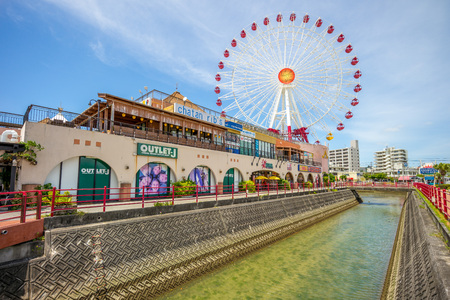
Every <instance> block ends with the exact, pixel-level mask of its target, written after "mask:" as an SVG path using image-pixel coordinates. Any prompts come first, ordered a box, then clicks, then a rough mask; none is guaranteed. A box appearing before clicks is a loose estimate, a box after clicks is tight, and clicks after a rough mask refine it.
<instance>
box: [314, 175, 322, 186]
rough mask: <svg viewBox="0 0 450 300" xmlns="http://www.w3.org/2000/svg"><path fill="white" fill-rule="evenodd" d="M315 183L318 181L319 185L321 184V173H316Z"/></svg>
mask: <svg viewBox="0 0 450 300" xmlns="http://www.w3.org/2000/svg"><path fill="white" fill-rule="evenodd" d="M315 183H316V184H317V185H320V184H321V179H320V174H317V175H316V181H315Z"/></svg>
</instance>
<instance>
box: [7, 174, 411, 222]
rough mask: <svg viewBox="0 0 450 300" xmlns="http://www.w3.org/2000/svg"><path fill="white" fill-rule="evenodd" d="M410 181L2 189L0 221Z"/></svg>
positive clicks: (400, 185) (387, 184)
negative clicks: (19, 190)
mask: <svg viewBox="0 0 450 300" xmlns="http://www.w3.org/2000/svg"><path fill="white" fill-rule="evenodd" d="M410 186H411V184H410V183H387V182H377V183H353V182H336V183H331V184H329V185H325V186H324V185H322V184H311V183H306V184H305V183H303V184H291V185H290V186H289V184H288V185H287V186H286V185H284V184H279V183H277V182H269V183H266V184H256V185H254V186H247V187H245V186H233V185H227V186H226V185H224V186H222V185H213V186H206V187H200V186H190V187H179V186H171V187H158V188H156V189H152V188H146V189H145V190H144V191H142V190H141V189H139V188H106V187H104V188H97V189H56V188H53V189H52V190H32V191H21V192H4V193H0V221H14V222H17V221H20V222H21V223H24V222H26V219H27V218H28V219H30V218H31V219H41V218H42V217H53V216H55V215H61V214H69V213H76V212H77V211H82V212H85V213H89V212H106V211H112V210H121V209H130V208H144V207H149V206H153V205H155V206H158V205H174V204H175V203H181V202H182V203H187V202H191V203H192V202H196V203H198V202H199V201H211V200H213V201H218V200H219V199H235V198H236V197H239V198H248V197H252V196H260V195H274V194H276V195H279V194H289V193H293V192H301V191H315V190H318V189H325V188H332V189H334V188H344V187H397V188H401V187H410Z"/></svg>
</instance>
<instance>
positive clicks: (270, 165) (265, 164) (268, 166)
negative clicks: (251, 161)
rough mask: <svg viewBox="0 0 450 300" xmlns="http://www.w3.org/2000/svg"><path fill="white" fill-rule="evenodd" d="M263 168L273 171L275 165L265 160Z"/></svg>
mask: <svg viewBox="0 0 450 300" xmlns="http://www.w3.org/2000/svg"><path fill="white" fill-rule="evenodd" d="M261 167H262V168H263V169H273V164H271V163H268V162H267V161H266V160H265V159H263V160H262V161H261Z"/></svg>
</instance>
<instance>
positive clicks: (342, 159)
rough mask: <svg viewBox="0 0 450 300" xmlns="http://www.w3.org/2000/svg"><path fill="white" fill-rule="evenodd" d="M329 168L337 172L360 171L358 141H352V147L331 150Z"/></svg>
mask: <svg viewBox="0 0 450 300" xmlns="http://www.w3.org/2000/svg"><path fill="white" fill-rule="evenodd" d="M328 159H329V168H330V172H331V171H335V172H337V173H353V172H356V173H359V147H358V141H357V140H354V141H351V142H350V147H348V148H343V149H336V150H330V155H329V156H328Z"/></svg>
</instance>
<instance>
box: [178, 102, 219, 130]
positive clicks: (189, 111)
mask: <svg viewBox="0 0 450 300" xmlns="http://www.w3.org/2000/svg"><path fill="white" fill-rule="evenodd" d="M173 111H174V112H176V113H179V114H182V115H185V116H189V117H193V118H196V119H199V120H202V121H206V122H210V123H214V124H217V125H221V126H225V119H224V118H219V117H216V116H213V115H210V114H208V113H206V112H203V111H199V110H196V109H193V108H190V107H186V106H184V105H180V104H178V103H174V104H173Z"/></svg>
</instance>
